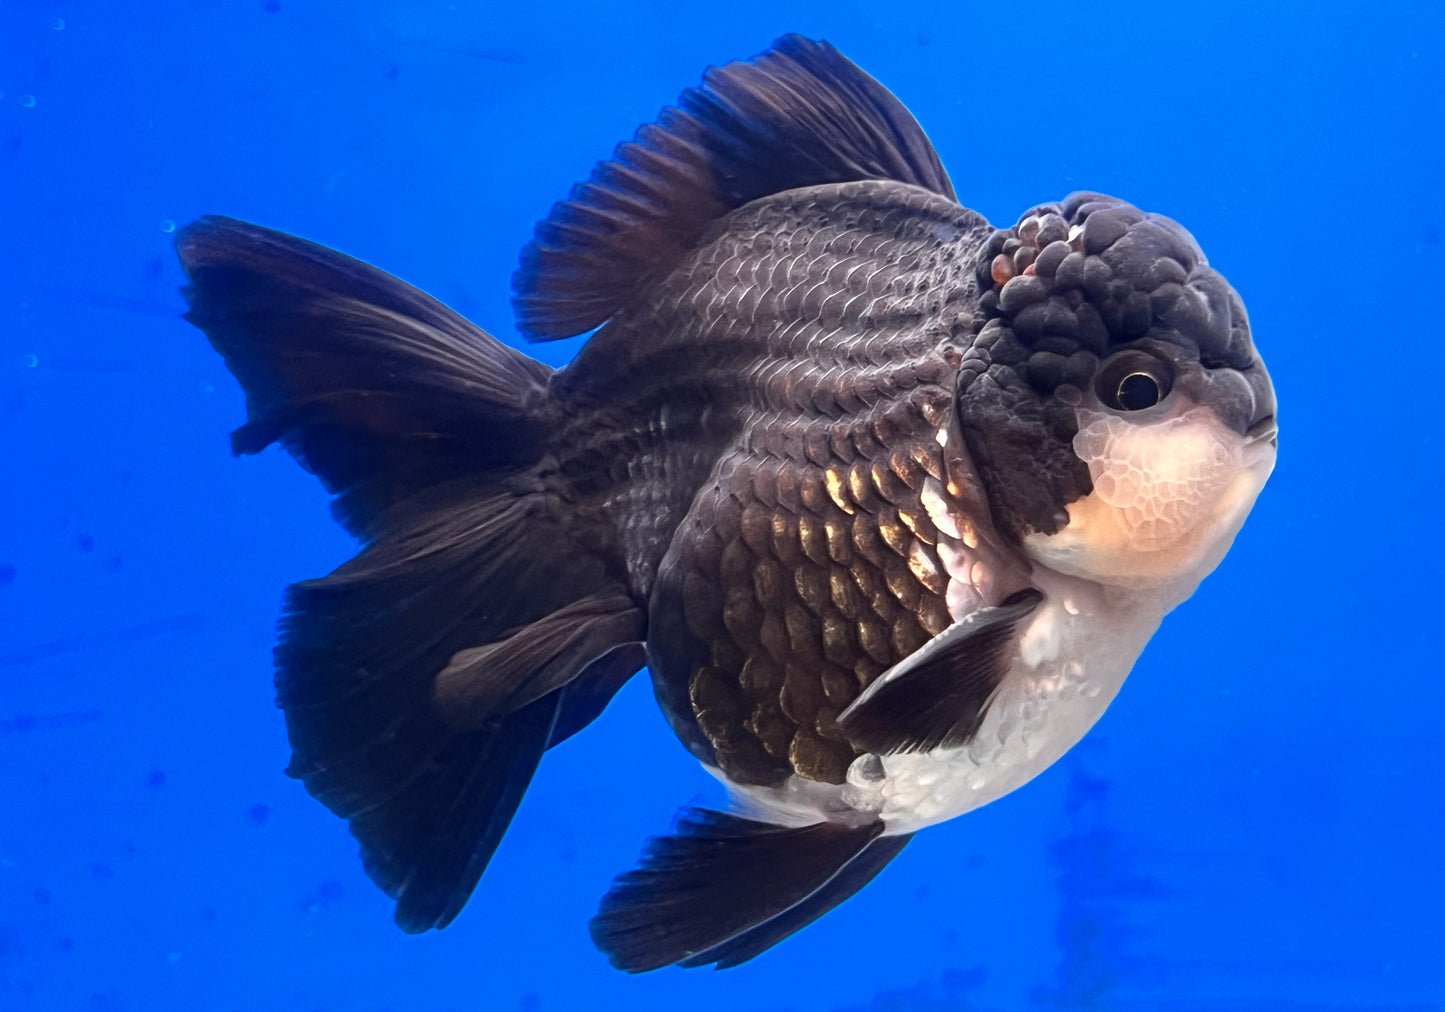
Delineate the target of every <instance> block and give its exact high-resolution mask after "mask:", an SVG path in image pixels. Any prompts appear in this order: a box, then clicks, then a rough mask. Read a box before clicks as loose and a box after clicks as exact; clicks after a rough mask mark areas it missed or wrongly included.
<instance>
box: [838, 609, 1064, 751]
mask: <svg viewBox="0 0 1445 1012" xmlns="http://www.w3.org/2000/svg"><path fill="white" fill-rule="evenodd" d="M1041 600H1043V595H1042V594H1040V593H1039V592H1038V591H1037V590H1034V589H1033V588H1032V587H1028V588H1025V589H1024V590H1020V591H1018V592H1017V593H1015V594H1012V595H1010V596H1009V597H1008V598H1007V599H1006V600H1005V601H1004V602H1003V603H1002V604H1000V605H998V606H997V607H994V608H982V609H980V610H979V611H976V612H974V613H973V614H971V615H969V616H967V617H965V618H964V619H963V621H961V622H957V623H955V624H953V625H951V626H949V627H948V628H947V629H945V630H943V632H941V633H939V634H938V635H937V636H935V637H933V639H931V640H929V641H928V642H927V643H925V644H923V646H921V647H919V648H918V649H917V650H915V651H914V652H913V653H911V654H909V655H908V656H907V657H906V658H904V659H903V660H902V661H900V662H899V663H897V664H895V665H894V666H893V667H891V668H889V669H888V670H887V671H885V672H883V674H881V675H879V676H878V678H877V679H876V680H875V681H874V682H873V683H872V684H871V685H869V686H868V688H867V689H865V690H863V692H862V693H861V694H860V695H859V696H858V698H857V699H855V700H854V701H853V703H852V704H851V705H850V706H849V707H848V708H847V709H846V710H844V711H843V712H842V713H841V714H839V715H838V727H839V728H841V729H842V731H843V733H844V734H846V735H847V736H848V739H849V740H850V741H852V742H853V744H854V745H856V746H858V747H859V748H862V749H867V750H868V751H870V752H877V753H879V754H880V755H888V754H890V753H893V752H927V751H929V750H930V749H935V748H939V747H943V748H954V747H957V746H959V745H965V744H967V743H968V742H969V740H970V739H972V738H973V736H974V734H975V733H977V731H978V728H979V725H980V724H982V723H983V718H984V715H985V714H986V713H987V712H988V707H989V704H990V703H991V702H993V697H994V693H995V692H997V691H998V687H999V683H1000V682H1002V681H1003V678H1004V676H1005V675H1006V674H1007V673H1008V668H1009V661H1010V660H1011V659H1012V656H1013V648H1014V642H1015V631H1016V628H1017V626H1018V623H1019V622H1021V621H1022V620H1023V619H1025V618H1026V617H1028V616H1029V615H1030V614H1031V613H1032V612H1033V610H1034V608H1036V607H1037V606H1038V603H1039V602H1040V601H1041Z"/></svg>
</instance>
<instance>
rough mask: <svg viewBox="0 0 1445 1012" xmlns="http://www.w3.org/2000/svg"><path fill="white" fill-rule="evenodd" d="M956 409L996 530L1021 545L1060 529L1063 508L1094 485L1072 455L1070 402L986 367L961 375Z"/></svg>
mask: <svg viewBox="0 0 1445 1012" xmlns="http://www.w3.org/2000/svg"><path fill="white" fill-rule="evenodd" d="M957 410H958V420H959V427H960V429H961V430H962V433H963V438H964V442H965V444H966V445H967V447H968V452H969V455H970V456H971V457H972V458H973V462H974V467H975V469H976V470H977V472H978V475H979V480H980V481H981V482H982V483H983V486H984V491H985V492H986V493H987V496H988V503H989V508H990V510H991V512H992V514H993V522H994V525H995V526H996V527H997V529H998V530H999V531H1000V533H1002V534H1003V535H1004V536H1005V537H1007V538H1009V539H1010V540H1011V541H1012V542H1013V543H1015V544H1022V543H1023V540H1024V538H1025V537H1027V536H1028V535H1030V534H1033V533H1039V534H1044V535H1050V534H1054V533H1056V532H1058V531H1059V530H1061V529H1062V528H1063V527H1064V526H1065V525H1066V524H1067V523H1068V520H1069V518H1068V513H1067V512H1066V509H1065V508H1066V506H1067V505H1068V504H1069V503H1071V502H1074V501H1076V500H1078V499H1081V498H1083V497H1084V496H1086V495H1088V494H1089V492H1090V491H1092V489H1093V485H1092V483H1091V480H1090V477H1089V469H1088V467H1087V466H1086V465H1085V464H1084V462H1083V461H1081V460H1080V459H1079V458H1078V456H1077V455H1076V454H1075V453H1074V447H1073V439H1074V435H1075V433H1076V432H1077V430H1078V424H1077V420H1076V414H1075V410H1074V408H1073V406H1072V405H1071V404H1069V403H1068V402H1067V400H1066V399H1064V398H1061V397H1060V396H1058V394H1057V393H1053V394H1044V393H1040V392H1039V391H1038V390H1036V389H1035V388H1034V387H1033V386H1032V385H1030V384H1029V383H1026V382H1025V381H1024V379H1023V378H1022V377H1021V376H1020V375H1019V374H1018V372H1016V371H1015V370H1013V369H1010V368H1007V367H1004V366H1000V365H991V366H989V367H988V368H987V370H985V371H984V372H982V373H980V374H978V375H975V376H968V375H967V374H966V373H965V374H962V375H961V377H960V384H959V390H958V396H957Z"/></svg>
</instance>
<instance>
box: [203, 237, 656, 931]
mask: <svg viewBox="0 0 1445 1012" xmlns="http://www.w3.org/2000/svg"><path fill="white" fill-rule="evenodd" d="M177 250H178V252H179V255H180V258H181V262H182V265H183V266H184V267H185V270H186V273H187V276H188V277H189V279H190V286H189V287H188V288H187V289H186V295H187V298H188V300H189V302H190V306H191V310H190V312H189V313H188V314H187V319H189V320H190V321H191V322H192V323H194V324H195V325H196V326H198V327H200V328H201V329H202V330H204V331H205V332H206V335H207V337H208V338H209V339H210V341H211V344H212V345H213V346H214V347H215V349H216V350H217V351H218V352H220V354H221V355H222V356H224V357H225V359H226V364H227V366H228V368H229V369H230V370H231V372H232V374H233V375H235V377H236V378H237V380H238V381H240V383H241V386H242V387H243V388H244V390H245V392H246V400H247V409H248V415H249V417H248V421H247V423H246V424H245V425H244V426H242V427H241V428H240V429H238V430H237V431H236V433H235V434H234V435H233V437H232V445H233V448H234V449H235V451H236V452H237V453H255V452H258V451H260V450H261V449H263V448H264V447H265V446H267V445H268V444H270V443H272V442H279V443H281V444H282V445H284V446H285V447H286V448H287V449H288V450H290V451H291V453H292V454H293V455H294V456H295V457H296V458H297V459H298V460H299V461H300V462H301V464H302V465H303V466H305V467H306V468H307V469H308V470H310V471H312V472H314V473H315V474H317V475H318V476H319V477H320V478H321V480H322V482H323V483H324V484H325V485H326V487H327V488H328V489H329V490H330V491H332V492H333V493H335V494H336V496H337V499H336V503H335V509H336V513H337V517H338V519H339V520H340V521H341V522H342V523H343V524H344V525H345V526H346V527H347V528H348V529H349V530H350V531H352V533H354V534H356V535H357V536H358V537H359V538H361V539H362V540H363V543H364V547H363V550H362V551H361V553H360V554H359V555H357V557H356V558H354V559H352V560H351V561H350V562H348V563H346V564H345V565H343V566H341V567H340V568H339V569H337V570H336V571H335V572H334V573H332V574H331V575H330V576H327V577H326V578H324V579H320V580H312V581H307V582H305V583H301V584H297V585H296V586H294V587H292V588H291V590H290V591H289V592H288V595H287V600H286V617H285V619H284V620H283V623H282V630H281V640H280V645H279V646H278V647H277V650H276V686H277V693H278V701H279V703H280V705H281V706H282V707H283V709H284V710H285V711H286V724H287V730H288V732H289V735H290V740H291V746H292V750H293V757H292V761H291V765H290V767H289V769H288V772H289V773H291V775H292V776H295V777H298V778H300V779H301V780H303V781H304V782H305V784H306V787H307V789H308V790H309V791H310V792H311V793H312V794H313V795H314V796H315V797H317V798H318V799H320V800H321V801H322V802H324V803H325V804H326V805H327V806H328V807H330V808H331V810H332V811H334V812H335V813H336V814H338V815H340V816H342V817H343V818H346V819H348V820H349V821H350V824H351V830H352V833H353V834H354V835H355V836H356V837H357V839H358V840H359V841H360V843H361V849H362V855H363V860H364V863H365V866H366V869H367V871H368V873H369V874H370V875H371V877H372V879H373V880H374V881H376V883H377V884H378V885H380V886H381V887H382V888H383V889H385V890H386V891H387V893H388V894H390V895H391V896H393V897H394V898H395V899H396V901H397V911H396V916H397V923H398V924H399V925H400V926H401V927H402V928H404V929H406V930H408V931H423V930H426V929H428V928H432V927H443V926H445V925H446V924H447V923H449V922H450V921H451V920H452V918H454V917H455V916H456V914H457V913H458V912H459V911H460V910H461V907H462V905H463V904H464V903H465V902H466V899H467V897H468V896H469V895H470V893H471V891H472V889H473V888H474V887H475V885H476V883H477V880H478V879H479V878H480V876H481V874H482V871H483V870H484V869H485V867H486V864H487V861H488V860H489V859H490V857H491V854H492V852H493V850H494V849H495V848H496V846H497V844H498V843H499V842H500V840H501V837H502V834H503V832H504V831H505V830H506V828H507V825H508V823H509V822H510V821H511V818H512V815H513V813H514V812H515V810H516V807H517V805H518V803H519V802H520V800H521V797H522V794H523V792H524V791H525V790H526V787H527V784H528V782H529V781H530V780H531V777H532V774H533V772H534V771H535V769H536V766H537V763H538V761H539V760H540V758H541V756H542V753H543V752H544V751H545V750H546V749H547V748H548V747H550V746H551V745H553V744H556V743H557V742H558V741H560V740H562V739H563V738H564V737H566V736H568V735H570V734H571V733H573V732H575V731H577V730H579V729H580V728H581V727H583V726H585V725H586V724H587V723H588V722H590V721H591V720H592V719H593V718H594V717H596V715H597V714H598V713H600V712H601V710H602V708H603V707H604V706H605V705H606V704H607V702H608V701H609V700H610V699H611V697H612V695H613V694H614V693H615V692H616V691H617V689H618V688H620V687H621V685H622V683H623V682H625V681H626V679H627V678H628V677H630V676H631V675H632V674H633V673H634V672H636V671H637V670H638V668H640V667H641V666H642V663H643V659H642V650H641V647H640V642H641V640H642V639H643V635H644V618H643V614H644V613H643V610H642V609H641V608H639V607H638V606H637V604H636V603H635V602H634V601H633V600H632V598H631V597H630V595H629V593H628V590H627V587H626V585H625V582H624V578H623V577H622V575H621V573H622V566H621V563H620V562H619V561H618V560H616V559H615V558H613V557H612V556H611V554H610V552H609V547H608V546H609V545H610V544H611V543H612V542H613V540H614V539H613V535H612V532H610V531H608V530H605V529H600V528H599V526H598V524H599V521H597V520H596V519H590V520H584V519H582V516H583V514H584V511H579V510H578V509H576V508H574V507H575V504H574V503H572V502H570V501H569V498H568V489H567V487H565V486H564V485H562V484H561V479H560V478H558V477H557V476H556V475H555V473H554V469H549V468H548V466H547V464H546V460H547V456H548V452H549V451H548V441H549V439H551V438H552V434H553V432H554V431H555V427H556V413H557V405H556V403H555V401H554V400H553V398H552V394H551V392H550V390H549V387H548V377H549V376H550V375H551V370H550V369H548V368H547V367H546V366H543V365H541V364H539V363H537V362H535V361H533V360H531V359H529V358H527V357H526V356H524V355H522V354H521V353H519V352H517V351H515V350H514V349H511V348H508V347H507V346H505V345H503V344H501V343H500V342H498V341H497V340H495V339H494V338H492V337H490V336H488V335H487V334H485V333H483V332H482V331H481V330H479V329H477V328H476V327H473V326H472V325H471V324H469V323H467V322H466V321H465V320H463V319H461V318H460V317H458V316H457V315H456V314H454V313H452V312H451V311H450V310H448V309H446V307H444V306H442V305H441V304H440V303H438V302H436V301H435V300H433V299H431V298H429V297H428V296H426V295H424V294H422V293H421V292H419V291H417V290H415V289H413V288H410V287H408V286H407V285H405V284H403V283H402V282H400V281H398V280H397V279H395V278H393V277H391V276H389V275H387V274H384V273H383V272H381V271H378V270H376V269H374V268H371V267H368V266H367V265H365V264H363V263H360V262H359V261H356V260H352V259H350V258H348V257H345V256H342V255H341V254H338V253H335V252H333V251H331V250H327V249H325V248H323V247H320V246H316V245H313V244H311V243H307V242H304V241H302V240H299V239H295V238H292V237H290V236H286V235H283V234H281V233H277V232H272V231H269V230H267V229H262V228H258V227H256V226H253V225H247V224H245V223H242V222H237V221H233V220H230V219H225V218H203V219H201V220H200V221H198V222H196V223H195V224H193V225H191V226H189V227H188V228H187V229H185V230H184V231H182V232H181V233H180V235H179V236H178V238H177ZM585 514H586V516H588V517H595V516H596V515H597V514H596V512H595V511H585Z"/></svg>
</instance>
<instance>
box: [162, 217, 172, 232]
mask: <svg viewBox="0 0 1445 1012" xmlns="http://www.w3.org/2000/svg"><path fill="white" fill-rule="evenodd" d="M175 230H176V223H175V222H174V221H173V220H172V219H170V218H162V219H161V231H162V232H174V231H175Z"/></svg>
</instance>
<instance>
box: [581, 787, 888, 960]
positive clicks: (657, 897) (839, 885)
mask: <svg viewBox="0 0 1445 1012" xmlns="http://www.w3.org/2000/svg"><path fill="white" fill-rule="evenodd" d="M882 833H883V824H882V823H881V822H874V823H870V824H868V825H863V826H844V825H840V824H837V823H831V822H822V823H816V824H814V825H810V826H801V827H794V828H789V827H783V826H777V825H773V824H771V823H766V822H757V821H754V820H751V819H744V818H741V817H738V816H735V815H726V814H723V813H721V812H713V811H707V810H704V809H693V808H690V809H684V810H683V812H682V813H681V815H680V816H679V818H678V822H677V826H676V828H675V830H674V832H673V833H672V834H671V835H668V836H660V837H654V838H653V839H651V840H649V841H648V844H647V848H646V849H645V851H644V852H643V855H642V864H641V867H639V868H637V869H634V870H633V871H630V872H627V873H626V874H624V875H621V876H619V877H618V879H617V880H616V881H615V882H614V883H613V885H612V888H611V889H610V890H609V891H608V893H607V895H606V896H605V897H603V900H602V905H601V908H600V910H599V911H598V913H597V916H596V917H594V918H593V919H592V925H591V928H592V940H593V941H594V942H595V943H596V945H597V947H598V948H599V949H601V950H602V951H603V952H605V953H606V954H607V957H608V959H609V960H611V962H612V965H613V966H615V967H617V968H618V969H620V970H626V971H629V972H631V973H640V972H643V971H646V970H656V969H659V968H661V967H664V966H668V965H670V964H673V963H679V964H681V965H683V966H689V967H692V966H704V965H707V964H709V963H716V964H717V965H718V967H719V968H723V967H728V966H736V965H737V964H738V963H742V962H745V961H747V960H749V959H752V958H753V957H754V956H756V955H758V954H759V953H761V952H763V951H764V950H766V949H768V948H771V947H772V946H773V945H776V944H777V943H778V942H780V941H782V940H783V939H784V938H786V937H788V936H789V935H791V934H793V933H794V932H796V931H798V930H799V929H801V928H803V927H805V926H806V925H808V924H810V923H811V922H812V921H814V920H816V919H817V918H819V917H821V916H822V915H823V914H825V913H827V912H828V911H829V910H831V909H832V908H833V907H835V906H837V905H838V904H839V903H841V902H843V901H844V900H845V899H847V898H848V897H849V896H851V895H853V893H855V892H857V891H858V890H859V889H861V888H862V887H863V886H864V885H866V884H867V883H868V882H869V881H871V880H872V878H873V877H874V876H875V875H877V874H878V872H879V871H881V870H882V868H883V866H884V865H885V864H887V863H888V861H890V860H891V859H892V858H893V857H894V856H895V855H896V854H897V853H898V852H899V851H900V850H901V849H902V848H903V845H904V844H905V843H907V841H908V837H906V836H898V837H883V836H882Z"/></svg>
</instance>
